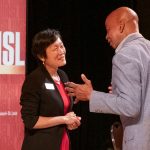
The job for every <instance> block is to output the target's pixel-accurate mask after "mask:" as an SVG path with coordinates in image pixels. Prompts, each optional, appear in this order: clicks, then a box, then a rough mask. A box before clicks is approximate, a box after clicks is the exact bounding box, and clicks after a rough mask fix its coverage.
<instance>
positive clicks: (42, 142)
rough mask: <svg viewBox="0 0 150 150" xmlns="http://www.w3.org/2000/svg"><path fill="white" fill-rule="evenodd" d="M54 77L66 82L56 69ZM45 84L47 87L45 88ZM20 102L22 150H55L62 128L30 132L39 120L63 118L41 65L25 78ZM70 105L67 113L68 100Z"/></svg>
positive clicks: (55, 92)
mask: <svg viewBox="0 0 150 150" xmlns="http://www.w3.org/2000/svg"><path fill="white" fill-rule="evenodd" d="M58 74H59V76H60V79H61V81H62V82H63V83H65V82H67V81H68V77H67V75H66V74H65V72H64V71H62V70H60V69H58ZM45 83H47V84H48V85H50V86H49V87H48V88H47V87H46V86H45ZM53 87H54V89H53ZM20 99H21V102H20V104H21V105H22V109H21V115H22V119H23V122H24V125H25V137H24V141H23V145H22V150H59V149H60V144H61V140H62V135H63V131H64V128H65V127H66V126H65V125H58V126H54V127H50V128H45V129H33V126H34V125H35V124H36V122H37V120H38V118H39V116H45V117H54V116H61V115H64V105H63V100H62V97H61V95H60V93H59V91H58V89H57V87H56V85H55V83H54V81H53V79H52V78H51V76H50V75H49V73H48V72H47V70H46V69H45V67H44V66H43V65H42V66H40V67H38V68H37V69H36V70H35V71H33V72H32V73H31V74H29V75H28V76H27V77H26V79H25V81H24V84H23V87H22V93H21V98H20ZM70 104H71V105H70V109H69V111H70V110H71V108H72V104H73V103H72V100H71V103H70Z"/></svg>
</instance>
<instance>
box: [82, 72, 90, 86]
mask: <svg viewBox="0 0 150 150" xmlns="http://www.w3.org/2000/svg"><path fill="white" fill-rule="evenodd" d="M81 78H82V80H83V82H84V83H85V84H88V85H91V81H90V80H89V79H88V78H87V77H86V76H85V75H84V74H81Z"/></svg>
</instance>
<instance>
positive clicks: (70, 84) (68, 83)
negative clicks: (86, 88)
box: [65, 82, 77, 88]
mask: <svg viewBox="0 0 150 150" xmlns="http://www.w3.org/2000/svg"><path fill="white" fill-rule="evenodd" d="M65 85H66V86H67V87H70V88H71V87H72V88H75V87H76V86H77V84H76V83H74V82H66V83H65Z"/></svg>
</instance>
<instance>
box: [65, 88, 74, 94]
mask: <svg viewBox="0 0 150 150" xmlns="http://www.w3.org/2000/svg"><path fill="white" fill-rule="evenodd" d="M65 89H66V91H67V92H68V93H74V89H73V88H71V87H66V88H65Z"/></svg>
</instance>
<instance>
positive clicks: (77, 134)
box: [26, 0, 150, 150]
mask: <svg viewBox="0 0 150 150" xmlns="http://www.w3.org/2000/svg"><path fill="white" fill-rule="evenodd" d="M120 6H128V7H130V8H132V9H134V10H135V11H136V12H137V13H138V15H139V18H140V32H141V33H142V34H143V35H144V36H145V37H146V38H148V39H150V19H149V18H150V10H149V8H150V2H149V0H27V51H26V74H29V73H30V72H31V71H32V70H33V69H35V68H36V67H37V62H36V60H35V59H34V58H33V56H32V54H31V43H32V38H33V36H34V35H35V33H37V32H39V31H41V30H44V29H47V28H55V29H58V30H59V31H60V32H61V35H62V38H63V42H64V45H65V47H66V49H67V55H66V57H67V65H66V66H65V67H63V70H65V72H66V73H68V76H69V78H70V80H71V81H74V82H78V83H82V81H81V79H80V75H81V73H85V74H86V75H87V77H88V78H89V79H90V80H91V81H92V84H93V87H94V89H95V90H100V91H104V92H108V90H107V87H108V86H109V85H110V82H111V65H112V64H111V61H112V57H113V55H114V50H113V49H112V48H111V47H110V46H109V45H108V44H107V41H106V40H105V35H106V31H105V26H104V23H105V18H106V16H107V15H108V14H109V13H110V12H111V11H112V10H114V9H116V8H117V7H120ZM73 109H74V111H75V112H76V114H77V115H79V116H81V117H82V124H81V126H80V127H79V129H77V130H74V131H72V132H71V135H70V138H71V141H72V150H111V149H112V143H111V137H110V127H111V125H112V123H113V122H115V121H118V120H119V117H118V116H116V115H111V114H96V113H90V112H89V104H88V102H79V103H78V104H76V105H75V106H74V108H73Z"/></svg>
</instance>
